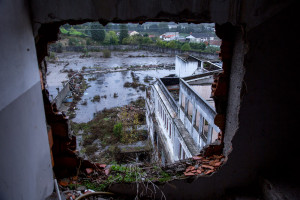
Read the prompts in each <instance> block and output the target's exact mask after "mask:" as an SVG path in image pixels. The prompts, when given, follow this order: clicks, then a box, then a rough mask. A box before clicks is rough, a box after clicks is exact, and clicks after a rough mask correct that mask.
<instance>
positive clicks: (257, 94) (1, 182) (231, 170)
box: [0, 0, 300, 200]
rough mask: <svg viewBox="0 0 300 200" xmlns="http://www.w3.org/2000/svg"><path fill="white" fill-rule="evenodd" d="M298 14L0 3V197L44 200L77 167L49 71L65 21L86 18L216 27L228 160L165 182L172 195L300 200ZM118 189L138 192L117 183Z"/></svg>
mask: <svg viewBox="0 0 300 200" xmlns="http://www.w3.org/2000/svg"><path fill="white" fill-rule="evenodd" d="M298 10H299V6H298V2H297V1H295V0H278V1H269V0H261V1H230V0H223V1H220V0H210V1H207V0H199V1H196V0H187V1H180V0H173V1H169V0H150V1H130V0H123V1H119V0H111V1H93V0H85V1H81V0H43V1H39V0H31V1H28V0H2V1H0V13H1V14H2V15H1V19H0V22H1V27H2V28H1V33H0V45H1V50H0V51H1V53H0V63H1V64H0V88H1V98H0V124H1V131H0V152H1V156H0V199H1V200H2V199H3V200H7V199H9V200H19V199H30V200H40V199H45V198H46V197H48V196H49V195H50V194H51V193H52V192H53V189H54V177H57V176H59V175H61V174H65V173H69V172H71V171H74V170H76V167H77V166H78V165H79V163H78V162H77V160H76V157H75V156H74V154H73V151H74V150H75V147H76V144H74V139H73V138H72V136H69V135H68V134H67V133H68V127H67V126H66V124H67V121H68V119H67V118H66V117H65V116H63V115H62V114H61V113H60V112H59V111H58V110H55V108H53V107H51V105H50V104H49V99H48V98H47V92H46V91H45V89H44V85H43V72H42V69H46V67H45V66H44V58H45V56H46V55H47V45H48V43H51V42H54V41H56V40H57V34H58V31H59V27H60V25H62V24H65V23H70V24H78V23H84V22H87V21H100V22H101V23H102V24H106V23H108V22H117V23H127V22H133V23H144V22H147V21H173V22H189V23H215V24H216V34H217V36H218V37H219V38H220V39H221V40H222V44H221V52H220V58H221V60H222V63H223V64H222V69H223V72H222V73H220V74H219V75H218V77H216V82H215V83H214V84H213V93H212V97H213V99H214V102H215V111H216V115H215V118H214V119H212V118H211V117H210V119H209V120H213V121H214V124H216V125H217V126H218V127H219V129H220V131H221V132H222V134H221V140H220V141H221V144H220V145H214V146H211V148H209V149H208V150H209V151H210V153H214V152H216V153H220V151H221V153H222V154H223V155H224V156H225V157H226V161H225V163H224V164H223V165H222V166H221V167H220V169H219V170H218V171H216V172H214V173H212V174H211V175H207V176H205V177H198V178H197V179H196V178H195V177H190V178H188V179H182V180H181V179H180V180H174V181H171V182H170V183H168V184H165V185H162V186H160V188H161V189H162V190H163V192H164V194H165V196H166V197H167V199H225V198H226V197H228V198H230V199H241V198H242V197H245V198H246V197H256V199H257V198H261V199H300V197H299V191H300V189H299V178H300V176H299V175H300V172H299V165H298V163H299V161H300V156H299V148H298V147H299V141H300V139H299V127H298V126H297V125H298V121H299V120H298V119H299V110H300V109H299V103H298V102H297V97H296V95H297V92H298V91H299V77H298V76H299V74H298V73H296V69H297V68H298V66H297V63H298V62H299V61H298V57H299V55H298V54H299V50H298V47H299V45H300V44H299V28H298V26H299V17H297V16H298V13H299V11H298ZM160 81H161V82H162V83H161V84H163V86H164V83H163V80H160ZM180 83H181V86H182V87H185V89H186V92H188V91H189V89H190V88H191V87H190V86H191V85H187V84H185V83H188V82H187V80H184V79H182V81H181V82H180ZM183 93H184V92H183ZM185 97H187V96H185ZM179 98H182V97H180V95H179ZM195 98H196V97H195ZM179 101H181V102H183V101H182V99H181V100H179ZM164 102H166V105H167V104H168V103H167V102H168V101H167V100H165V101H164ZM185 102H188V100H186V101H185ZM197 103H198V102H197V101H196V102H195V106H194V108H196V109H194V110H193V114H192V117H194V118H197V114H196V110H197ZM179 105H181V104H179ZM184 105H185V106H188V105H187V103H184ZM161 106H165V105H161ZM170 106H171V107H172V104H171V105H170ZM164 109H166V108H164ZM172 109H173V108H172ZM180 109H181V108H180ZM186 112H187V108H186V107H185V108H184V112H183V109H181V111H180V113H182V114H184V117H188V116H186ZM171 114H175V113H171ZM168 115H169V114H168ZM168 117H169V118H172V117H173V115H169V116H168ZM180 119H182V118H180ZM205 119H206V120H208V118H205ZM199 122H200V121H199ZM201 123H202V121H201ZM208 124H210V125H212V122H211V121H208ZM187 125H188V124H187ZM199 127H200V123H199ZM215 131H216V132H218V130H215ZM171 134H172V133H171ZM173 134H174V132H173ZM74 146H75V147H74ZM182 148H183V149H184V148H185V147H182ZM185 150H186V149H185ZM186 153H187V152H186ZM182 154H183V153H182ZM52 155H53V156H52ZM176 156H179V153H178V154H177V155H176ZM187 156H188V155H187ZM180 157H181V158H183V157H185V156H184V155H181V156H180ZM83 164H85V163H83ZM115 192H120V193H121V192H122V193H124V194H129V193H130V192H132V190H130V189H129V188H128V186H126V185H125V184H119V185H118V188H117V190H115Z"/></svg>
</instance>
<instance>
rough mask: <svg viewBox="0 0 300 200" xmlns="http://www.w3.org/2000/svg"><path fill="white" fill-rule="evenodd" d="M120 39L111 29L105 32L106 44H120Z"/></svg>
mask: <svg viewBox="0 0 300 200" xmlns="http://www.w3.org/2000/svg"><path fill="white" fill-rule="evenodd" d="M118 42H119V39H118V36H117V34H116V32H114V31H109V32H108V33H106V34H105V39H104V41H103V43H104V44H118Z"/></svg>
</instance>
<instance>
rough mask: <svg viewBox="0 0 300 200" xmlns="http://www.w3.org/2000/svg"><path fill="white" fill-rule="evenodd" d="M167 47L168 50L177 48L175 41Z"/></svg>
mask: <svg viewBox="0 0 300 200" xmlns="http://www.w3.org/2000/svg"><path fill="white" fill-rule="evenodd" d="M167 47H168V48H171V49H176V48H177V43H176V41H175V40H172V41H171V42H168V44H167Z"/></svg>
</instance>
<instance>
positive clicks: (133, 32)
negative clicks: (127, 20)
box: [128, 31, 139, 36]
mask: <svg viewBox="0 0 300 200" xmlns="http://www.w3.org/2000/svg"><path fill="white" fill-rule="evenodd" d="M128 34H129V36H134V35H139V33H138V32H136V31H128Z"/></svg>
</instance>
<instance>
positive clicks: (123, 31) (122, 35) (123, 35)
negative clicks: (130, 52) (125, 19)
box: [119, 24, 129, 42]
mask: <svg viewBox="0 0 300 200" xmlns="http://www.w3.org/2000/svg"><path fill="white" fill-rule="evenodd" d="M120 28H121V31H120V36H119V40H120V42H123V39H124V38H127V37H128V36H129V35H128V28H127V26H126V25H125V24H121V26H120Z"/></svg>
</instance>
